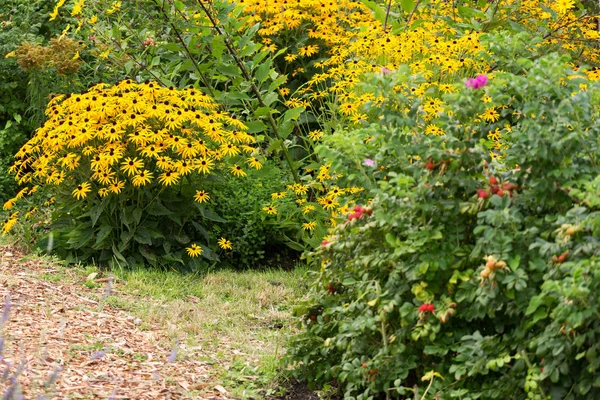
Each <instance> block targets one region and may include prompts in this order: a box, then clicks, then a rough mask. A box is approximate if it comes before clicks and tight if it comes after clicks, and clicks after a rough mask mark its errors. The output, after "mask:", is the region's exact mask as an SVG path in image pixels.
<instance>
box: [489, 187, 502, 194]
mask: <svg viewBox="0 0 600 400" xmlns="http://www.w3.org/2000/svg"><path fill="white" fill-rule="evenodd" d="M498 190H500V188H499V187H498V185H494V186H492V187H491V189H490V191H491V192H492V194H496V193H498Z"/></svg>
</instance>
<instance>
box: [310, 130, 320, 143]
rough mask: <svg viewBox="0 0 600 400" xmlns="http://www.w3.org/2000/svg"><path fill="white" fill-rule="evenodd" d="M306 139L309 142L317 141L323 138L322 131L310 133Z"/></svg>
mask: <svg viewBox="0 0 600 400" xmlns="http://www.w3.org/2000/svg"><path fill="white" fill-rule="evenodd" d="M308 137H309V139H310V140H313V141H317V140H319V139H321V138H322V137H323V131H321V130H315V131H310V132H309V133H308Z"/></svg>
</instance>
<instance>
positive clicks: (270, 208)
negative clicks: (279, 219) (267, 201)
mask: <svg viewBox="0 0 600 400" xmlns="http://www.w3.org/2000/svg"><path fill="white" fill-rule="evenodd" d="M262 210H263V211H266V212H267V214H269V215H276V214H277V209H276V208H275V207H274V206H265V207H263V208H262Z"/></svg>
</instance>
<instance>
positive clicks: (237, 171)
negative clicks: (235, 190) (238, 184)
mask: <svg viewBox="0 0 600 400" xmlns="http://www.w3.org/2000/svg"><path fill="white" fill-rule="evenodd" d="M230 169H231V173H232V174H233V175H234V176H238V177H239V176H246V175H247V174H246V173H245V172H244V170H243V169H242V167H240V166H239V165H237V164H235V165H234V166H233V167H231V168H230Z"/></svg>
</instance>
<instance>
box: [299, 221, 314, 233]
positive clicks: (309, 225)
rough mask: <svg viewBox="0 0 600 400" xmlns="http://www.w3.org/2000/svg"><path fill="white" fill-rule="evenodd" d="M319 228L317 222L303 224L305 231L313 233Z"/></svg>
mask: <svg viewBox="0 0 600 400" xmlns="http://www.w3.org/2000/svg"><path fill="white" fill-rule="evenodd" d="M316 227H317V222H316V221H311V222H305V223H303V224H302V229H304V230H305V231H313V230H314V229H315V228H316Z"/></svg>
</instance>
